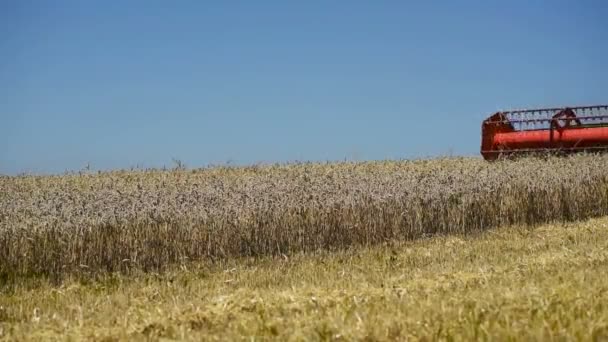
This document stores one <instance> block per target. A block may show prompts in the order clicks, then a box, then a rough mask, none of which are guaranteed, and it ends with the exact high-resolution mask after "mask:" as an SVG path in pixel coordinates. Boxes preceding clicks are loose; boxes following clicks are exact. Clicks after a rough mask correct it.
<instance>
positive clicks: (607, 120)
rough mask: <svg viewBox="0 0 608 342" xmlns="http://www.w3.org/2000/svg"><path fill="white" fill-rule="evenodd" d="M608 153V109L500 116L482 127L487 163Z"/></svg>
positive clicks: (516, 112) (547, 110)
mask: <svg viewBox="0 0 608 342" xmlns="http://www.w3.org/2000/svg"><path fill="white" fill-rule="evenodd" d="M600 151H608V105H602V106H586V107H567V108H545V109H527V110H514V111H508V112H498V113H496V114H494V115H492V116H490V117H489V118H487V119H485V120H484V121H483V123H482V125H481V155H482V156H483V158H484V159H485V160H495V159H498V158H502V157H510V156H517V155H522V154H527V153H547V152H549V153H556V154H567V153H575V152H600Z"/></svg>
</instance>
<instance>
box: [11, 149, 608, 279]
mask: <svg viewBox="0 0 608 342" xmlns="http://www.w3.org/2000/svg"><path fill="white" fill-rule="evenodd" d="M607 170H608V156H605V155H604V156H596V155H579V156H572V157H567V158H557V157H547V158H526V159H521V160H517V161H499V162H494V163H487V162H485V161H483V160H481V159H478V158H439V159H432V160H414V161H378V162H361V163H354V162H343V163H325V164H324V163H296V164H285V165H267V166H251V167H214V168H207V169H196V170H185V169H176V170H167V171H163V170H134V171H126V170H125V171H114V172H76V173H71V174H66V175H56V176H34V175H23V176H18V177H1V178H0V246H3V248H1V249H0V275H1V279H5V280H6V281H10V280H11V279H17V278H23V277H26V278H27V277H38V276H42V277H49V278H53V279H58V280H60V279H61V278H62V277H64V276H66V275H69V274H74V273H82V274H94V273H104V272H122V273H129V272H134V271H144V272H152V271H154V272H158V271H162V270H163V269H164V268H166V267H169V266H171V265H176V264H185V263H189V262H195V261H197V262H200V261H204V262H208V261H211V262H218V261H221V260H227V259H231V258H242V257H263V256H273V255H274V256H277V255H278V256H289V255H291V254H293V253H298V252H306V253H316V252H318V251H331V250H334V251H335V250H342V249H345V248H350V247H353V246H373V245H378V244H382V243H390V242H392V241H407V240H412V239H416V238H421V237H425V236H432V235H435V234H464V233H473V232H478V231H484V230H487V229H490V228H494V227H500V226H508V225H537V224H541V223H550V222H568V221H574V220H582V219H586V218H591V217H599V216H603V215H607V214H608V171H607Z"/></svg>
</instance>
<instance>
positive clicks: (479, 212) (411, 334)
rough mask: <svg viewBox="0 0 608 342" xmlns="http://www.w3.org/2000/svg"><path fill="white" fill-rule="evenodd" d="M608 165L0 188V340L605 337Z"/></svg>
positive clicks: (345, 166)
mask: <svg viewBox="0 0 608 342" xmlns="http://www.w3.org/2000/svg"><path fill="white" fill-rule="evenodd" d="M607 170H608V156H606V155H604V156H598V155H579V156H572V157H567V158H557V157H545V158H526V159H521V160H517V161H499V162H494V163H486V162H485V161H483V160H480V159H476V158H449V159H435V160H417V161H384V162H365V163H348V162H345V163H329V164H320V163H318V164H315V163H301V164H293V165H270V166H257V167H240V168H236V167H235V168H223V167H216V168H210V169H199V170H171V171H162V170H139V171H114V172H105V173H103V172H102V173H92V172H82V173H74V174H69V175H61V176H19V177H0V246H3V247H4V248H0V338H4V339H9V340H12V339H25V340H28V339H34V340H35V339H41V338H42V339H70V338H73V339H76V340H80V339H103V340H133V339H135V340H137V339H144V340H145V339H150V338H151V339H160V338H173V339H180V340H181V339H194V340H198V339H204V340H216V339H217V340H226V339H229V340H235V339H236V340H241V339H251V338H252V337H253V338H254V339H255V338H256V337H258V339H267V338H271V339H277V340H290V339H295V340H365V339H367V340H395V339H405V340H410V339H415V340H418V339H422V340H424V339H431V340H435V339H447V340H450V339H452V338H454V339H456V340H471V339H493V340H494V339H516V340H521V339H535V340H552V339H555V340H564V339H566V340H590V339H591V340H594V339H595V340H607V339H608V332H607V329H608V316H607V312H608V310H606V305H605V304H604V303H605V302H606V299H607V298H606V297H608V294H607V292H606V291H607V290H608V285H607V282H606V281H604V278H605V277H604V276H603V274H606V269H607V266H608V262H607V257H608V254H607V253H608V251H607V249H608V230H607V229H606V228H607V225H608V218H607V216H608V171H607Z"/></svg>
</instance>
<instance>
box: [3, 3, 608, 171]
mask: <svg viewBox="0 0 608 342" xmlns="http://www.w3.org/2000/svg"><path fill="white" fill-rule="evenodd" d="M606 18H608V1H600V0H598V1H574V0H572V1H533V0H530V1H523V0H517V1H418V2H414V1H298V2H296V1H215V2H214V1H135V0H130V1H80V0H78V1H63V0H57V1H25V0H5V1H0V173H8V174H15V173H18V172H35V173H55V172H63V171H65V170H79V169H82V168H83V167H84V166H85V165H86V164H87V163H90V166H91V168H93V169H102V170H104V169H110V168H128V167H131V166H137V165H139V166H143V167H160V166H163V165H167V166H172V165H173V164H172V158H176V159H179V160H182V161H183V162H184V163H185V164H186V165H187V166H189V167H199V166H207V165H209V164H223V163H226V162H231V163H234V164H249V163H256V162H265V163H268V162H286V161H298V160H299V161H302V160H313V161H325V160H343V159H348V160H376V159H387V158H390V159H402V158H418V157H425V156H438V155H446V154H450V153H451V154H455V155H478V153H479V139H480V124H481V121H482V120H483V119H484V117H485V116H488V115H490V114H491V113H492V112H494V111H496V110H498V109H511V108H522V107H543V106H551V107H553V106H562V105H583V104H585V105H586V104H590V105H591V104H604V103H606V102H608V62H607V56H608V21H607V20H606Z"/></svg>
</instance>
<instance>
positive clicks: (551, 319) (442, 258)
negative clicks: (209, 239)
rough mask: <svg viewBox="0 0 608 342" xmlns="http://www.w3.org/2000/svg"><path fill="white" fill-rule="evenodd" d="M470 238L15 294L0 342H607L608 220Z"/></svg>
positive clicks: (190, 268)
mask: <svg viewBox="0 0 608 342" xmlns="http://www.w3.org/2000/svg"><path fill="white" fill-rule="evenodd" d="M474 235H475V236H474ZM474 235H471V234H468V235H465V236H459V235H451V236H439V237H434V238H431V239H421V240H417V241H413V242H401V243H398V244H395V245H393V246H385V247H380V246H377V247H372V248H357V249H355V248H353V249H348V250H345V251H341V252H334V253H320V254H319V255H311V254H296V255H292V256H291V257H289V258H287V259H286V258H284V257H280V256H279V257H275V258H269V257H263V258H256V259H253V258H251V259H249V258H248V259H244V260H226V261H224V262H222V263H215V264H207V263H191V264H188V265H184V266H183V268H182V269H173V270H170V271H168V272H166V273H163V274H162V275H158V274H153V273H145V274H144V273H140V274H138V275H131V276H124V275H113V276H106V277H105V278H104V279H101V280H99V281H97V282H85V281H82V280H81V281H78V280H74V281H66V282H65V283H64V284H63V285H61V286H54V285H52V284H46V285H42V286H40V287H38V288H36V289H33V290H30V289H27V288H26V287H25V286H18V287H16V288H14V289H13V290H12V291H7V292H4V293H2V292H0V339H5V340H36V341H39V340H45V341H53V340H77V341H80V340H90V341H94V340H98V341H114V340H121V341H127V340H129V341H133V340H134V341H138V340H161V339H164V340H168V339H173V340H193V341H215V340H221V341H225V340H231V341H241V340H247V341H252V340H258V341H260V340H277V341H290V340H291V341H302V340H306V341H329V340H335V341H377V340H378V341H394V340H422V341H429V340H445V341H475V340H491V341H530V340H537V341H608V283H607V282H606V274H608V218H603V219H595V220H590V221H586V222H583V223H576V224H572V225H563V224H557V225H546V226H541V227H539V228H536V229H532V228H518V227H505V228H501V229H496V230H491V231H486V232H484V233H481V234H474Z"/></svg>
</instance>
